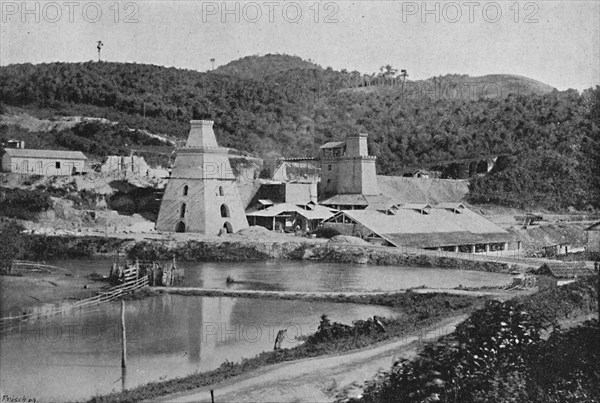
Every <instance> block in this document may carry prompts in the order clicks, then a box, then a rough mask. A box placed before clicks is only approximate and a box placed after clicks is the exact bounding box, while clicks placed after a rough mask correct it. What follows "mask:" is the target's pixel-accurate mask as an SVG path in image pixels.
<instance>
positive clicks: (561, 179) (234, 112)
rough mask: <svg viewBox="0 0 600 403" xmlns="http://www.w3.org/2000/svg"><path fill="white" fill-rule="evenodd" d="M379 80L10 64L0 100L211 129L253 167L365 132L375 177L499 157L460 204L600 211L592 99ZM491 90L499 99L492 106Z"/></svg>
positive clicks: (294, 63)
mask: <svg viewBox="0 0 600 403" xmlns="http://www.w3.org/2000/svg"><path fill="white" fill-rule="evenodd" d="M390 69H391V66H390ZM386 72H387V70H386V71H384V72H382V73H380V74H379V75H373V76H364V75H361V74H360V73H358V72H346V71H342V72H338V71H334V70H333V69H331V68H327V69H323V68H321V67H319V66H317V65H314V64H312V63H309V62H305V61H302V60H300V59H299V58H294V57H290V56H274V55H269V56H265V57H262V58H261V57H256V56H253V57H249V58H244V59H241V60H239V61H236V62H232V63H230V64H229V65H227V66H224V67H222V68H219V69H217V70H215V71H213V72H209V73H199V72H195V71H189V70H180V69H174V68H164V67H158V66H150V65H139V64H118V63H105V62H97V63H96V62H88V63H78V64H68V63H52V64H41V65H30V64H21V65H10V66H6V67H2V68H0V98H2V99H3V100H4V102H5V103H6V104H8V105H13V106H20V107H25V108H28V109H30V110H34V111H36V113H37V114H38V115H39V114H46V115H47V116H49V115H53V114H65V115H74V114H80V115H87V116H96V117H105V118H107V119H109V120H113V121H118V122H121V123H122V124H123V125H127V127H134V128H138V129H147V130H149V131H151V132H155V133H161V134H167V135H171V136H176V137H179V138H185V136H186V135H187V133H188V130H189V123H188V122H189V120H190V119H199V118H211V119H213V120H215V128H216V132H217V137H218V140H219V142H220V144H222V145H224V146H228V147H233V148H237V149H240V150H242V151H247V152H252V153H255V154H257V155H258V156H261V157H273V156H274V155H277V154H279V155H285V156H290V157H298V156H305V155H316V153H317V150H318V147H319V146H320V145H321V144H323V143H324V142H326V141H330V140H340V139H343V138H344V137H345V136H346V135H347V134H348V133H353V132H357V131H363V130H364V131H366V132H368V133H369V142H370V148H371V154H373V155H376V156H377V157H378V170H379V173H381V174H396V173H398V172H400V171H401V169H402V168H403V167H406V166H415V165H417V166H422V167H430V168H432V167H436V166H443V165H444V164H446V165H447V164H448V162H449V161H456V160H461V159H465V158H477V157H488V156H497V155H503V156H509V157H510V158H504V160H503V161H502V162H503V164H499V166H498V167H497V169H496V170H495V171H494V172H492V174H491V175H487V176H485V177H482V178H478V179H476V180H475V181H473V184H472V189H471V201H473V202H477V203H488V202H489V203H498V204H503V205H511V206H519V207H531V206H535V207H546V208H550V209H564V208H566V207H569V206H573V207H576V208H581V209H583V208H587V207H589V206H593V207H599V206H600V197H599V195H598V191H597V190H595V189H598V186H597V177H598V176H599V175H597V173H598V155H599V153H598V148H599V146H598V139H599V134H598V133H599V127H600V123H599V120H598V116H599V113H598V110H599V107H598V106H597V105H598V97H599V96H598V93H599V92H600V87H599V88H596V89H595V90H589V91H587V92H586V93H584V94H579V93H577V92H576V91H574V90H570V91H565V92H557V91H554V92H547V91H548V88H547V86H545V87H544V86H543V85H541V83H540V85H541V86H540V88H541V90H540V91H537V92H536V91H533V92H529V93H527V92H523V91H519V89H518V84H519V83H523V84H526V85H528V86H529V87H528V88H531V82H532V81H533V80H530V79H525V78H519V77H515V76H487V77H488V79H489V80H497V81H494V82H490V83H486V82H482V80H481V79H479V80H478V81H477V80H475V79H473V80H475V81H477V82H478V83H479V84H482V85H487V84H490V85H488V86H487V89H486V90H485V91H483V92H482V93H481V94H479V95H478V94H472V93H469V94H467V96H463V95H462V93H461V94H459V95H458V96H453V94H454V92H453V91H454V90H449V89H456V88H462V87H465V84H466V83H468V82H469V81H468V80H469V79H470V78H469V77H468V76H456V75H454V76H445V77H436V78H434V79H431V80H425V81H423V82H407V83H406V88H405V89H403V87H402V86H401V85H400V84H401V82H400V81H398V78H397V77H390V75H389V74H387V73H386ZM491 84H497V87H498V88H501V89H502V91H500V93H499V94H500V95H497V96H492V95H493V94H491V93H490V90H489V88H493V87H492V86H491ZM428 86H429V87H428ZM453 86H454V87H453ZM461 86H462V87H461ZM432 88H433V90H431V89H432ZM465 88H466V87H465ZM494 88H495V87H494ZM423 89H425V90H423ZM438 89H440V90H439V91H438ZM510 91H512V93H509V92H510ZM115 130H117V128H115ZM72 134H73V135H75V136H77V137H76V138H74V139H73V140H74V141H70V140H71V139H72V137H71V134H69V135H66V137H67V138H62V136H58V138H57V140H56V141H62V142H63V143H69V144H72V145H73V146H74V147H75V146H76V147H77V148H82V149H83V150H85V149H91V148H94V147H95V148H96V149H97V148H98V146H93V145H92V144H91V143H89V142H88V141H87V140H89V138H88V137H86V136H84V135H82V134H83V133H72ZM124 134H125V133H120V134H119V135H124ZM93 140H94V141H98V139H97V137H94V136H93ZM128 141H129V140H128ZM128 141H124V142H122V143H125V144H127V143H128ZM119 145H120V143H119V142H115V143H114V146H115V147H118V146H119ZM98 152H103V151H102V150H99V151H98ZM500 165H502V167H503V169H500ZM594 175H596V177H594ZM528 195H529V196H528Z"/></svg>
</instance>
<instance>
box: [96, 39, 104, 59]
mask: <svg viewBox="0 0 600 403" xmlns="http://www.w3.org/2000/svg"><path fill="white" fill-rule="evenodd" d="M102 46H104V44H103V43H102V41H98V46H96V49H98V61H100V51H101V50H102Z"/></svg>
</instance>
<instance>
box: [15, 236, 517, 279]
mask: <svg viewBox="0 0 600 403" xmlns="http://www.w3.org/2000/svg"><path fill="white" fill-rule="evenodd" d="M20 237H21V238H22V240H21V241H20V242H19V243H18V246H17V248H18V253H17V256H18V258H19V259H29V260H46V259H51V258H90V257H95V256H110V255H114V254H115V253H117V252H119V253H126V254H127V255H128V256H129V257H131V258H137V259H140V260H167V259H171V258H173V257H175V258H177V260H179V261H189V262H201V261H227V262H240V261H248V260H269V259H288V260H314V261H319V262H327V263H349V264H373V265H392V266H411V267H436V268H450V269H463V270H477V271H486V272H507V271H509V270H510V265H508V264H506V263H499V262H491V261H487V262H484V261H470V260H463V259H457V258H452V257H444V256H433V255H419V254H414V253H412V254H408V253H403V252H402V251H401V250H400V249H398V248H381V247H356V246H348V245H342V244H323V243H315V242H311V241H309V240H306V239H303V238H298V239H297V240H296V239H293V240H290V241H287V242H286V241H284V242H281V241H279V242H274V241H265V242H261V241H256V240H250V239H248V240H245V239H242V240H231V239H227V238H223V240H210V241H197V240H189V241H180V242H172V241H166V240H144V241H137V242H136V241H134V240H132V239H120V238H110V237H101V236H81V237H79V236H72V235H62V236H48V235H33V234H21V235H20Z"/></svg>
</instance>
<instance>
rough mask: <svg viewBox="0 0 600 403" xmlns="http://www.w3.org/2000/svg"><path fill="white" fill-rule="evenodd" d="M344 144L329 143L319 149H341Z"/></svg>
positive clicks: (339, 142) (337, 142)
mask: <svg viewBox="0 0 600 403" xmlns="http://www.w3.org/2000/svg"><path fill="white" fill-rule="evenodd" d="M344 144H345V143H344V142H343V141H330V142H329V143H325V144H323V145H322V146H321V147H319V148H320V149H323V148H341V147H343V146H344Z"/></svg>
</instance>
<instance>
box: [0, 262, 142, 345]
mask: <svg viewBox="0 0 600 403" xmlns="http://www.w3.org/2000/svg"><path fill="white" fill-rule="evenodd" d="M132 270H133V273H134V277H133V278H132V279H131V280H130V281H127V282H125V283H123V284H121V285H118V286H116V287H111V288H110V289H108V290H107V291H105V292H101V293H99V294H98V295H95V296H93V297H90V298H86V299H82V300H79V301H76V302H73V303H71V304H62V305H61V306H58V307H55V308H53V309H50V310H48V311H44V312H31V313H24V314H22V315H17V316H8V317H5V318H0V333H4V332H6V331H8V330H10V329H12V328H14V327H16V326H19V325H20V324H22V323H23V322H26V321H28V320H37V319H41V318H46V317H52V316H55V315H60V314H64V313H66V312H69V311H72V310H73V309H84V308H89V307H91V306H95V305H99V304H102V303H105V302H110V301H114V300H117V299H118V298H120V297H122V296H125V295H127V294H131V293H134V292H136V291H139V290H141V289H142V288H145V287H148V276H144V277H142V278H140V279H137V278H136V277H135V275H136V274H135V273H136V270H135V269H132Z"/></svg>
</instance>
